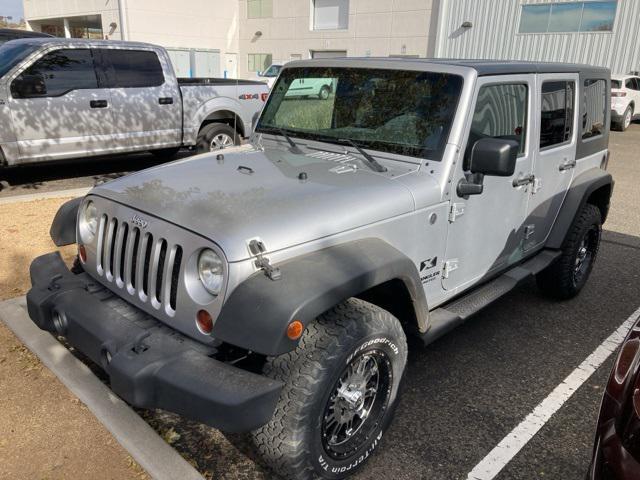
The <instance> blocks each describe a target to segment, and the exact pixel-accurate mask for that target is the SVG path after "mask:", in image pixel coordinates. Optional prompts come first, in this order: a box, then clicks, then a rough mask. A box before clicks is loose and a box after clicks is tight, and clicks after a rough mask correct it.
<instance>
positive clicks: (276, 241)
mask: <svg viewBox="0 0 640 480" xmlns="http://www.w3.org/2000/svg"><path fill="white" fill-rule="evenodd" d="M223 156H224V159H221V160H219V159H217V157H218V155H216V154H215V153H213V154H205V155H199V156H195V157H191V158H188V159H185V160H180V161H177V162H173V163H170V164H165V165H162V166H159V167H155V168H151V169H148V170H143V171H140V172H138V173H135V174H132V175H128V176H126V177H122V178H119V179H117V180H114V181H111V182H108V183H105V184H103V185H100V186H97V187H95V188H94V189H93V190H92V192H91V193H92V194H95V195H99V196H101V197H104V198H108V199H111V200H114V201H116V202H119V203H122V204H124V205H127V206H130V207H132V208H134V209H136V210H139V211H140V212H141V215H142V216H144V215H145V214H148V215H150V216H151V218H149V219H148V220H149V221H153V218H152V217H153V216H155V217H158V218H160V219H164V220H167V221H169V222H171V223H174V224H176V225H179V226H181V227H184V228H186V229H188V230H191V231H193V232H195V233H197V234H200V235H202V236H204V237H206V238H209V239H211V240H212V241H214V242H215V243H217V244H218V245H219V246H220V247H221V248H222V250H223V251H224V253H225V255H226V257H227V260H228V261H230V262H234V261H240V260H244V259H246V258H249V257H250V255H249V252H248V250H247V243H248V241H249V240H250V239H252V238H256V237H259V238H260V239H261V240H262V241H263V242H264V244H265V246H266V248H267V250H268V251H270V252H273V251H276V250H280V249H283V248H287V247H290V246H293V245H297V244H301V243H305V242H309V241H311V240H315V239H318V238H321V237H326V236H329V235H333V234H336V233H339V232H343V231H346V230H350V229H353V228H357V227H360V226H363V225H367V224H371V223H374V222H377V221H380V220H384V219H386V218H390V217H394V216H396V215H401V214H403V213H407V212H410V211H412V210H413V209H414V201H413V196H412V195H411V192H410V191H409V190H408V188H407V187H405V186H404V185H403V184H402V183H400V182H398V181H397V180H395V179H394V178H396V177H398V176H401V175H402V174H403V173H407V172H408V171H409V170H411V171H413V170H415V168H417V167H416V166H411V167H407V166H403V165H402V164H399V166H398V169H400V170H395V169H390V170H389V172H386V173H384V174H380V173H375V172H373V171H371V170H370V169H369V168H368V167H367V166H366V165H364V164H363V163H360V161H358V160H356V159H355V158H351V160H352V161H348V162H346V163H337V162H335V161H332V160H328V159H326V158H318V156H317V155H315V156H311V155H309V154H307V155H305V154H294V153H290V152H289V151H287V150H282V149H274V150H269V149H267V150H264V151H263V150H257V149H254V148H253V147H251V146H247V147H239V148H237V149H233V150H225V151H224V152H223ZM394 163H395V162H394ZM354 164H355V165H357V167H358V168H357V169H353V168H344V167H345V165H354ZM341 168H342V170H341ZM394 168H395V167H394ZM402 169H404V170H402ZM344 170H346V171H344Z"/></svg>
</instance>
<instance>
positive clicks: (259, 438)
mask: <svg viewBox="0 0 640 480" xmlns="http://www.w3.org/2000/svg"><path fill="white" fill-rule="evenodd" d="M406 363H407V343H406V338H405V335H404V332H403V331H402V327H401V326H400V323H399V322H398V320H397V319H396V318H395V317H393V316H392V315H391V314H389V313H388V312H386V311H385V310H382V309H380V308H378V307H376V306H374V305H372V304H370V303H367V302H364V301H362V300H357V299H350V300H347V301H346V302H344V303H342V304H340V305H338V306H336V307H334V308H332V309H331V310H329V311H328V312H326V313H324V314H323V315H321V316H320V317H319V318H317V319H316V320H315V321H314V322H313V323H311V324H309V325H308V326H307V329H306V331H305V333H304V334H303V336H302V338H301V340H300V343H299V346H298V347H297V348H296V350H294V351H293V352H290V353H288V354H285V355H281V356H278V357H274V358H271V359H270V360H268V361H267V363H266V365H265V368H264V374H265V375H267V376H269V377H271V378H274V379H278V380H281V381H283V382H284V383H285V386H284V388H283V390H282V393H281V396H280V400H279V403H278V405H277V407H276V410H275V413H274V416H273V417H272V419H271V420H270V421H269V422H268V423H267V424H266V425H264V426H263V427H261V428H260V429H258V430H256V431H254V432H252V440H253V444H254V446H255V448H256V450H257V453H258V454H259V455H260V457H261V459H262V460H263V461H264V462H265V463H266V464H267V466H268V467H270V468H271V469H272V470H273V471H274V472H276V473H277V474H279V475H280V476H282V477H284V478H287V479H305V480H307V479H313V478H323V479H332V480H337V479H342V478H345V477H347V476H349V475H351V474H353V472H354V471H355V470H356V469H358V468H359V467H361V466H362V465H363V464H364V463H365V461H366V460H367V459H368V458H369V457H370V456H371V455H372V454H373V453H374V451H375V450H376V448H377V447H378V446H379V444H380V440H381V438H382V435H383V433H384V431H385V430H386V428H387V426H388V425H389V423H390V421H391V419H392V417H393V413H394V410H395V406H396V403H397V400H398V390H399V387H400V381H401V379H402V375H403V373H404V369H405V366H406Z"/></svg>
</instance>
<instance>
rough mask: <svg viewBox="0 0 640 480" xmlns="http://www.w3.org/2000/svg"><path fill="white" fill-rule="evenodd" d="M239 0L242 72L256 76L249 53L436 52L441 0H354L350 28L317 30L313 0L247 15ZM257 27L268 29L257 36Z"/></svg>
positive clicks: (279, 56) (277, 56) (277, 1)
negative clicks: (264, 13)
mask: <svg viewBox="0 0 640 480" xmlns="http://www.w3.org/2000/svg"><path fill="white" fill-rule="evenodd" d="M238 1H239V7H240V8H239V18H240V40H239V43H240V52H241V57H240V59H239V65H240V76H244V77H251V76H253V75H255V73H254V72H250V71H249V70H248V55H249V54H251V53H267V54H271V55H272V58H273V63H284V62H287V61H289V60H291V59H292V58H310V52H311V51H323V50H325V51H326V50H330V51H346V52H347V55H348V56H388V55H415V56H420V57H426V56H432V55H433V53H434V51H435V39H436V21H437V9H438V4H439V3H440V0H350V1H349V23H348V28H347V29H346V30H313V27H312V21H313V19H312V16H313V15H312V4H313V0H273V15H272V17H270V18H256V19H249V18H247V0H238ZM256 32H262V35H259V36H257V35H256Z"/></svg>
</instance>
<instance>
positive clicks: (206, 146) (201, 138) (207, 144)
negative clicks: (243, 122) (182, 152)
mask: <svg viewBox="0 0 640 480" xmlns="http://www.w3.org/2000/svg"><path fill="white" fill-rule="evenodd" d="M234 145H240V136H239V135H238V133H237V132H236V131H235V130H234V129H233V128H231V127H230V126H229V125H227V124H226V123H210V124H208V125H205V126H204V127H202V129H201V130H200V133H199V134H198V139H197V141H196V152H197V153H205V152H212V151H214V150H222V149H224V148H229V147H233V146H234Z"/></svg>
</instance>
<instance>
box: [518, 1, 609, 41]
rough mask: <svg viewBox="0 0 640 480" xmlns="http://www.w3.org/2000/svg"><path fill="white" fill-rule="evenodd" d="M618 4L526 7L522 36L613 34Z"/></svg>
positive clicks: (576, 3) (605, 2) (574, 3)
mask: <svg viewBox="0 0 640 480" xmlns="http://www.w3.org/2000/svg"><path fill="white" fill-rule="evenodd" d="M617 4H618V2H617V0H608V1H601V2H597V1H588V2H554V3H543V4H535V5H523V6H522V12H521V15H520V29H519V31H520V33H559V32H562V33H566V32H610V31H611V30H613V22H614V20H615V17H616V7H617Z"/></svg>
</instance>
